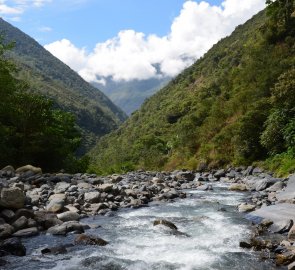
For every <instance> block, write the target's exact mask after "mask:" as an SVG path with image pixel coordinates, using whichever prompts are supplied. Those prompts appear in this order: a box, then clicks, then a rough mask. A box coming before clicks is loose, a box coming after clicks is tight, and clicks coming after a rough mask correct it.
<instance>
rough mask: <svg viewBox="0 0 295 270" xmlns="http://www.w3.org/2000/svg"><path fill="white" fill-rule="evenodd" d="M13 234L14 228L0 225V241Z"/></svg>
mask: <svg viewBox="0 0 295 270" xmlns="http://www.w3.org/2000/svg"><path fill="white" fill-rule="evenodd" d="M13 232H14V228H13V227H12V226H11V225H9V224H7V223H5V224H2V225H0V239H3V238H8V237H9V236H11V235H12V234H13Z"/></svg>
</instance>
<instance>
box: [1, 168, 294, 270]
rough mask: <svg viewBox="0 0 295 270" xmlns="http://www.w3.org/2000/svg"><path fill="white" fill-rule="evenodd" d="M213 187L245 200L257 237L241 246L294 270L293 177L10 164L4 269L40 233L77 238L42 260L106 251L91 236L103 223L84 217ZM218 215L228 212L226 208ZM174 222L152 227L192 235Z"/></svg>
mask: <svg viewBox="0 0 295 270" xmlns="http://www.w3.org/2000/svg"><path fill="white" fill-rule="evenodd" d="M215 183H224V184H225V185H226V187H228V190H229V191H233V192H234V191H237V193H238V192H245V194H246V195H245V196H244V198H243V202H241V203H240V204H239V205H238V211H239V212H241V213H245V215H246V218H248V219H249V220H251V221H253V223H256V225H255V226H254V227H253V233H252V235H249V238H248V239H244V240H243V241H240V246H241V247H242V248H246V249H252V250H256V251H259V252H260V253H261V257H262V259H267V260H272V261H273V263H274V264H276V265H277V266H280V265H283V266H285V267H286V269H287V268H288V269H295V266H294V261H295V245H294V241H295V226H294V225H293V220H295V216H294V215H295V210H294V209H295V208H294V206H295V204H294V202H295V188H294V185H295V176H290V177H289V178H288V179H281V178H275V177H273V176H272V174H270V173H266V172H263V171H262V170H261V169H259V168H252V167H248V168H230V169H228V170H218V171H211V172H192V171H175V172H170V173H168V172H161V173H160V172H144V171H137V172H130V173H128V174H124V175H111V176H108V177H100V176H97V175H94V174H92V175H90V174H74V175H70V174H65V173H58V174H43V173H42V170H41V169H40V168H36V167H33V166H30V165H27V166H24V167H21V168H18V169H16V170H14V168H12V167H11V166H7V167H5V168H3V169H2V170H1V171H0V186H1V193H0V206H1V213H0V238H1V239H2V240H1V243H0V256H1V257H2V260H1V261H0V263H1V264H2V265H5V264H6V258H5V256H10V255H13V256H25V255H26V245H24V244H23V242H25V241H24V239H28V237H33V236H36V235H39V234H41V235H42V234H46V235H53V236H52V237H57V236H60V235H62V236H66V235H74V234H77V236H76V237H75V238H74V239H73V241H72V242H71V243H68V242H67V243H66V244H65V245H59V246H54V245H52V246H51V245H50V243H48V247H47V248H44V249H42V250H40V254H43V255H44V254H59V253H66V252H67V250H68V249H69V248H72V246H75V245H89V246H97V245H98V246H105V245H107V244H108V241H106V240H104V239H102V238H100V237H98V236H93V235H91V234H89V233H88V232H87V230H89V231H92V230H93V229H95V228H96V227H97V226H98V225H97V224H95V223H91V222H88V221H89V218H88V219H87V218H86V217H91V216H96V215H100V216H103V215H106V216H109V215H110V214H111V213H113V211H115V210H119V209H126V208H135V209H137V208H142V207H146V206H148V205H150V203H152V204H154V203H163V202H165V203H170V202H173V201H174V200H177V199H185V198H186V197H187V196H188V195H189V196H191V194H190V192H189V191H191V190H196V191H197V192H200V193H210V192H213V191H212V190H213V189H214V188H215ZM187 192H188V193H187ZM187 194H188V195H187ZM189 196H188V197H189ZM218 210H219V211H227V209H223V208H222V207H220V209H218ZM84 218H85V219H84ZM170 222H171V221H168V220H164V219H159V218H158V219H156V220H154V222H153V224H154V225H158V224H159V225H161V226H166V227H168V229H169V230H170V232H171V234H172V235H174V236H177V237H185V236H187V237H189V235H188V234H187V233H186V232H183V231H181V230H178V228H177V224H173V223H172V225H171V224H170ZM167 224H168V226H167ZM169 224H170V225H169ZM173 226H175V228H174V227H173ZM100 236H101V237H104V235H100ZM70 238H71V237H70ZM4 267H7V265H6V266H4ZM104 269H108V268H104ZM116 269H117V268H116ZM118 269H119V268H118ZM120 269H121V268H120ZM122 269H128V268H122ZM159 269H172V268H159ZM173 269H174V268H173ZM175 269H178V268H175ZM191 269H195V268H191ZM220 269H222V268H220ZM253 269H255V268H253Z"/></svg>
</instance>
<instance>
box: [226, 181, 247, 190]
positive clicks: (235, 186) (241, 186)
mask: <svg viewBox="0 0 295 270" xmlns="http://www.w3.org/2000/svg"><path fill="white" fill-rule="evenodd" d="M228 190H232V191H247V186H246V185H245V184H238V183H235V184H232V185H230V186H229V187H228Z"/></svg>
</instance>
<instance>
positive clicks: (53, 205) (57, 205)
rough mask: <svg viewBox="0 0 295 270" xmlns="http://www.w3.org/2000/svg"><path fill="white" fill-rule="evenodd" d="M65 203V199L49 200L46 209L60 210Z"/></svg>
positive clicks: (54, 211)
mask: <svg viewBox="0 0 295 270" xmlns="http://www.w3.org/2000/svg"><path fill="white" fill-rule="evenodd" d="M64 205H65V201H64V200H63V199H59V198H56V199H53V200H51V201H50V202H49V204H48V205H47V206H46V210H47V211H49V212H52V213H57V212H60V211H61V210H62V209H63V208H64Z"/></svg>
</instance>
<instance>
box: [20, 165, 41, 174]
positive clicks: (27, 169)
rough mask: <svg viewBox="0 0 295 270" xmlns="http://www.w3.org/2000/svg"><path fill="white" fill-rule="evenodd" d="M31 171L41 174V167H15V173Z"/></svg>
mask: <svg viewBox="0 0 295 270" xmlns="http://www.w3.org/2000/svg"><path fill="white" fill-rule="evenodd" d="M28 171H29V172H32V173H34V174H42V169H41V168H38V167H34V166H32V165H25V166H22V167H19V168H17V169H16V171H15V172H16V173H18V174H23V173H26V172H28Z"/></svg>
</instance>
